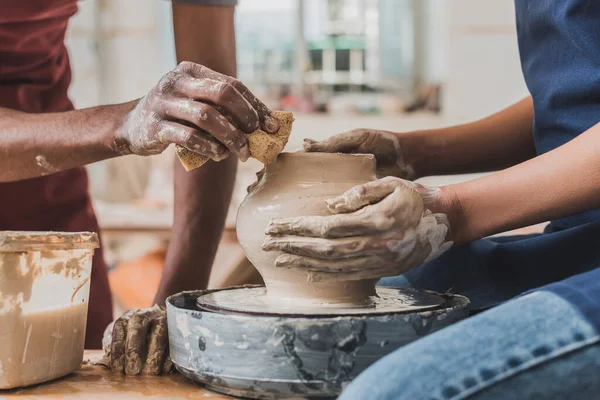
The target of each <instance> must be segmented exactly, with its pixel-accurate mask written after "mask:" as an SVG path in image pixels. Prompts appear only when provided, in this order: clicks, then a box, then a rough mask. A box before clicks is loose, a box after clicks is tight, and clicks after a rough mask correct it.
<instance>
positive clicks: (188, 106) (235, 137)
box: [161, 97, 250, 161]
mask: <svg viewBox="0 0 600 400" xmlns="http://www.w3.org/2000/svg"><path fill="white" fill-rule="evenodd" d="M161 108H162V111H163V112H164V114H165V115H166V117H167V118H170V119H175V120H179V121H186V122H187V123H189V124H193V126H195V127H197V128H198V129H199V130H200V131H201V132H206V133H208V134H209V135H210V136H212V137H213V138H214V139H216V141H218V142H220V143H221V144H223V145H224V146H225V147H226V148H227V149H229V150H230V151H231V152H233V153H234V154H235V155H237V156H238V157H239V158H240V159H241V160H242V161H246V160H247V159H248V158H249V157H250V149H249V147H248V139H247V138H246V134H245V133H244V132H242V130H240V129H238V128H237V127H236V126H235V125H233V124H232V123H231V122H229V120H228V119H227V118H226V117H225V116H223V115H222V114H221V113H219V112H218V111H217V110H216V109H215V108H214V107H212V106H210V105H208V104H205V103H200V102H196V101H193V100H188V99H183V98H176V97H172V98H168V99H165V100H164V101H163V105H162V107H161ZM185 139H186V140H187V141H190V144H191V145H192V148H189V147H188V146H185V145H184V147H186V148H188V150H191V151H195V152H198V153H201V151H200V149H201V148H198V147H196V146H200V147H201V146H202V143H201V142H200V139H204V137H202V135H199V134H198V133H197V132H196V133H190V134H188V135H187V136H186V137H185ZM212 143H214V142H212ZM177 144H180V143H177ZM208 144H210V143H208ZM209 150H211V149H210V148H209ZM213 150H214V151H221V152H222V149H219V148H216V147H215V148H214V149H213ZM201 154H204V153H201ZM211 158H212V157H211Z"/></svg>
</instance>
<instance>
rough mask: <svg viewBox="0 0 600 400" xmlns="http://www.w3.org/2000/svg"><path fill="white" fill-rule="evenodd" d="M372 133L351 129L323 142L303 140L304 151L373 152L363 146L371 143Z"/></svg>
mask: <svg viewBox="0 0 600 400" xmlns="http://www.w3.org/2000/svg"><path fill="white" fill-rule="evenodd" d="M371 136H372V132H371V131H370V130H369V129H353V130H351V131H348V132H342V133H338V134H337V135H333V136H330V137H328V138H327V139H325V140H321V141H317V140H313V139H304V150H305V151H307V152H319V153H368V154H373V150H374V149H371V148H368V147H369V146H365V143H367V144H368V142H370V141H372V139H371Z"/></svg>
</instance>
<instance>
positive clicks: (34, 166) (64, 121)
mask: <svg viewBox="0 0 600 400" xmlns="http://www.w3.org/2000/svg"><path fill="white" fill-rule="evenodd" d="M134 105H135V102H131V103H125V104H119V105H112V106H103V107H93V108H87V109H83V110H76V111H67V112H61V113H47V114H28V113H24V112H20V111H15V110H11V109H7V108H0V182H9V181H16V180H21V179H28V178H34V177H38V176H43V175H48V174H51V173H54V172H58V171H61V170H65V169H69V168H74V167H79V166H82V165H86V164H90V163H93V162H96V161H100V160H104V159H107V158H111V157H116V156H118V155H119V153H118V151H117V150H116V149H115V148H114V147H115V146H114V143H113V138H114V132H115V130H116V129H117V127H118V125H119V124H120V123H121V122H122V120H123V118H124V116H125V115H126V114H127V113H128V112H129V111H130V110H131V108H133V106H134Z"/></svg>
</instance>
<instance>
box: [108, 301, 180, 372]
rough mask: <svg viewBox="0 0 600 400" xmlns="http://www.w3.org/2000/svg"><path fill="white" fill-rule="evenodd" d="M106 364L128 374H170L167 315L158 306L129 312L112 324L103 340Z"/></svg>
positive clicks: (114, 370)
mask: <svg viewBox="0 0 600 400" xmlns="http://www.w3.org/2000/svg"><path fill="white" fill-rule="evenodd" d="M102 347H103V348H104V362H103V363H104V364H105V365H106V366H107V367H109V368H110V369H111V370H112V371H113V372H116V373H120V374H122V373H125V374H127V375H140V374H148V375H160V374H162V373H168V372H170V371H171V368H172V363H171V361H170V359H169V357H168V356H169V340H168V335H167V314H166V311H165V310H164V309H163V308H161V307H159V306H154V307H152V308H142V309H140V308H136V309H133V310H130V311H128V312H126V313H125V314H123V316H121V317H120V318H118V319H117V320H116V321H115V322H114V323H112V324H110V325H109V326H108V327H107V328H106V331H105V332H104V337H103V339H102Z"/></svg>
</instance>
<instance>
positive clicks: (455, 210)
mask: <svg viewBox="0 0 600 400" xmlns="http://www.w3.org/2000/svg"><path fill="white" fill-rule="evenodd" d="M598 135H600V124H597V125H595V126H594V127H592V128H590V129H589V130H588V131H586V132H584V133H583V134H581V135H579V136H578V137H577V138H575V139H573V140H572V141H570V142H568V143H567V144H565V145H563V146H561V147H559V148H557V149H554V150H553V151H550V152H548V153H546V154H543V155H541V156H539V157H536V158H534V159H532V160H529V161H526V162H524V163H522V164H519V165H517V166H515V167H512V168H509V169H506V170H504V171H501V172H497V173H494V174H491V175H488V176H486V177H483V178H479V179H475V180H472V181H469V182H464V183H460V184H455V185H449V186H446V187H442V188H441V189H442V193H444V195H443V196H442V197H443V198H445V199H446V200H445V201H444V203H445V205H444V206H443V207H442V208H447V209H448V217H449V219H450V226H451V231H452V233H451V240H453V241H454V242H455V243H465V242H469V241H471V240H474V239H478V238H482V237H485V236H489V235H492V234H495V233H500V232H504V231H508V230H511V229H516V228H519V227H523V226H528V225H532V224H536V223H540V222H544V221H548V220H552V219H556V218H562V217H566V216H569V215H573V214H577V213H580V212H584V211H588V210H592V209H595V208H598V207H600V141H599V140H598Z"/></svg>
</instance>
